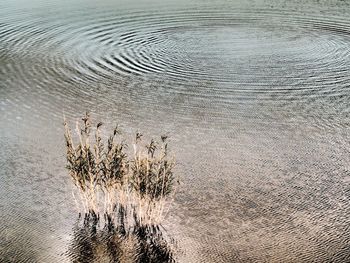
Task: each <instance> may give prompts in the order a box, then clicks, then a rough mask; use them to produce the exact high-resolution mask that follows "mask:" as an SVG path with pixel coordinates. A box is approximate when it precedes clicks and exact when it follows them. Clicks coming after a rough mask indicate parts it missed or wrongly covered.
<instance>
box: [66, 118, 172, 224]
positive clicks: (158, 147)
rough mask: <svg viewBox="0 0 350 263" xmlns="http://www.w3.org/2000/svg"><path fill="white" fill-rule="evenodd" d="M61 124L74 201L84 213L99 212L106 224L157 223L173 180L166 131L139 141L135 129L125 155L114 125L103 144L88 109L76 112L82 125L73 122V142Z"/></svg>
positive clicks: (67, 129)
mask: <svg viewBox="0 0 350 263" xmlns="http://www.w3.org/2000/svg"><path fill="white" fill-rule="evenodd" d="M64 126H65V140H66V145H67V162H68V165H67V168H68V170H69V174H70V176H71V178H72V180H73V183H74V184H75V186H76V188H77V190H78V193H79V195H78V196H79V198H80V201H79V200H78V199H77V198H76V197H75V195H74V197H75V199H76V201H77V203H80V204H81V206H82V208H83V211H84V212H85V214H86V215H93V216H95V217H97V218H99V215H101V214H103V215H104V217H105V218H106V219H107V221H108V222H109V223H110V224H116V225H117V226H118V227H120V228H122V229H124V230H125V229H133V228H135V226H154V225H158V224H160V223H161V221H162V218H163V216H164V210H165V208H166V207H167V205H168V204H169V203H170V202H171V200H172V199H173V196H174V193H175V190H176V185H177V182H178V180H176V178H175V176H174V173H173V168H174V165H175V160H174V158H172V157H170V155H169V151H168V143H167V137H166V136H162V137H161V141H160V142H159V143H158V142H156V141H154V140H151V142H150V143H149V144H146V145H143V143H142V134H140V133H137V134H136V136H135V141H134V142H133V149H134V151H133V153H131V154H130V156H128V154H127V151H128V150H129V148H128V145H127V144H126V143H125V142H123V141H122V139H121V136H120V130H119V129H118V127H116V128H115V129H114V130H113V133H112V135H111V136H110V137H109V138H108V140H107V142H106V143H105V144H104V143H103V140H102V138H101V131H100V128H101V126H102V123H98V124H97V125H96V127H94V128H92V124H91V119H90V116H89V114H86V115H85V116H84V118H82V125H81V124H80V123H79V122H77V124H76V136H77V142H76V143H74V139H73V135H72V132H71V130H70V128H69V126H68V124H67V121H66V120H65V121H64ZM92 130H94V136H93V137H94V139H93V140H91V137H92Z"/></svg>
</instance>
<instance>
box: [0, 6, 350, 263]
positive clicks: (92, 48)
mask: <svg viewBox="0 0 350 263" xmlns="http://www.w3.org/2000/svg"><path fill="white" fill-rule="evenodd" d="M349 98H350V4H349V2H348V1H340V0H339V1H335V0H334V1H321V0H320V1H312V0H308V1H277V0H276V1H274V0H271V1H262V0H256V1H225V0H216V1H204V0H198V1H197V0H190V1H168V0H165V1H164V0H162V1H156V0H152V1H118V2H116V1H112V0H103V1H79V0H74V1H41V0H36V1H29V0H5V1H1V2H0V112H1V114H0V125H1V137H0V146H1V151H0V167H1V170H0V178H1V184H0V195H1V198H0V208H1V213H0V221H1V222H2V224H1V226H0V261H1V262H65V261H67V262H69V261H70V260H71V259H70V258H69V253H68V252H67V251H68V250H69V247H70V244H71V240H72V235H73V232H74V231H73V228H74V225H75V222H76V220H77V217H78V215H77V212H76V210H75V207H74V203H73V201H72V198H71V182H70V179H69V178H68V176H67V171H66V170H65V168H64V167H65V149H64V141H63V127H62V122H63V120H62V116H63V114H65V115H66V116H67V117H68V118H69V119H71V120H72V121H73V120H75V119H77V118H79V117H80V116H81V115H82V114H83V113H84V112H85V111H86V110H89V111H91V113H92V116H93V117H94V118H96V119H98V120H102V121H104V123H105V129H106V130H108V128H110V127H112V126H113V125H114V124H115V123H120V124H121V125H122V128H123V131H124V133H125V134H126V136H131V135H132V134H133V132H135V131H136V130H141V131H143V133H144V134H146V135H148V136H149V137H151V136H158V135H161V134H163V133H166V134H169V135H170V139H171V142H170V145H171V146H172V150H173V152H174V153H175V154H176V156H177V160H178V164H177V174H179V175H180V177H181V180H182V185H181V190H180V192H179V193H178V195H177V198H176V200H175V204H174V205H173V206H172V208H171V210H170V211H169V214H168V216H167V218H166V221H165V223H164V227H165V228H166V229H167V233H168V234H169V235H170V236H172V237H173V238H174V239H175V240H176V241H177V242H178V246H179V248H178V261H179V262H348V261H350V227H349V226H350V219H349V213H350V203H349V198H350V188H349V184H350V178H349V168H350V167H349V163H350V152H349V149H350V143H349V142H350V140H349V139H350V134H349V121H350V115H349V114H350V107H349V106H350V105H349V101H350V100H349Z"/></svg>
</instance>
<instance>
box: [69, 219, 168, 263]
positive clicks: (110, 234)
mask: <svg viewBox="0 0 350 263" xmlns="http://www.w3.org/2000/svg"><path fill="white" fill-rule="evenodd" d="M168 244H169V242H168V241H167V240H166V238H165V237H164V236H163V234H162V232H161V231H160V229H159V227H157V226H136V227H135V228H134V229H133V231H128V232H125V231H120V229H118V228H115V227H111V226H110V225H109V226H108V225H105V227H104V228H99V227H98V219H97V217H92V216H90V217H86V218H85V220H84V223H83V224H82V225H79V222H78V223H77V224H76V226H75V228H74V235H73V241H72V243H71V246H70V249H69V256H70V258H71V259H72V261H73V262H76V263H78V262H79V263H85V262H86V263H87V262H124V263H126V262H135V263H148V262H149V263H150V262H159V263H162V262H164V263H165V262H174V259H173V253H172V250H171V248H170V246H169V245H168Z"/></svg>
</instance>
